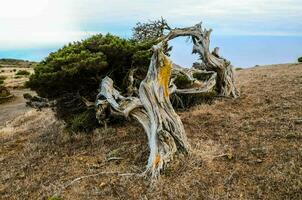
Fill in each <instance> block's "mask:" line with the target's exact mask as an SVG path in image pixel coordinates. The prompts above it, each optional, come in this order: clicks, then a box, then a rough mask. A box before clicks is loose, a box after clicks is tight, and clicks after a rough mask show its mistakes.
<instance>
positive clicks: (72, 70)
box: [27, 34, 152, 100]
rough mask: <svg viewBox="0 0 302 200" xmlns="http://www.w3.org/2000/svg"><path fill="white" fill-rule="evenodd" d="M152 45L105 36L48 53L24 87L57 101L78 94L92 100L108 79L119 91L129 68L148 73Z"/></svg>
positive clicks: (123, 87) (122, 87) (93, 37)
mask: <svg viewBox="0 0 302 200" xmlns="http://www.w3.org/2000/svg"><path fill="white" fill-rule="evenodd" d="M151 45H152V43H150V42H148V43H136V42H134V41H130V40H125V39H121V38H119V37H116V36H113V35H110V34H107V35H105V36H103V35H101V34H99V35H95V36H92V37H91V38H88V39H86V40H84V41H81V42H74V43H72V44H69V45H67V46H64V47H63V48H62V49H59V50H58V51H57V52H55V53H51V54H50V55H49V56H48V57H47V58H46V59H45V60H44V61H42V62H41V63H39V64H38V66H37V67H36V68H35V73H34V75H32V76H31V77H30V80H29V82H28V83H27V86H29V87H30V88H31V89H33V90H35V91H37V93H38V95H40V96H42V97H47V98H56V97H58V96H61V95H63V94H65V93H66V92H68V93H77V92H79V94H80V95H81V96H85V97H87V98H88V99H90V100H94V98H95V96H96V93H97V89H98V86H99V83H100V81H101V79H102V78H104V77H105V76H106V75H109V76H110V77H111V78H112V79H113V80H114V82H115V84H116V85H117V87H118V88H120V89H122V90H123V89H125V86H124V85H123V84H122V83H123V78H124V77H125V75H126V74H127V72H128V70H129V69H130V68H133V67H136V68H139V69H141V68H144V70H143V71H146V70H147V67H148V64H147V63H148V62H149V59H150V57H151V52H149V51H147V50H148V49H150V47H151Z"/></svg>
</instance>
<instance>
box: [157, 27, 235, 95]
mask: <svg viewBox="0 0 302 200" xmlns="http://www.w3.org/2000/svg"><path fill="white" fill-rule="evenodd" d="M201 25H202V23H199V24H196V25H195V26H192V27H188V28H176V29H172V30H171V31H170V32H169V34H168V35H166V36H165V37H163V38H161V40H162V41H163V42H167V41H169V40H172V39H174V38H176V37H181V36H189V37H191V38H192V41H193V53H197V54H199V56H200V59H201V60H202V62H203V63H204V67H205V69H206V70H207V71H215V72H216V73H217V77H216V90H217V93H218V95H221V96H226V97H234V98H236V97H238V96H239V92H238V90H237V88H236V85H235V78H234V72H233V66H232V65H231V63H230V61H228V60H226V59H225V58H223V57H221V56H220V55H219V48H218V47H216V48H214V50H213V51H212V52H210V34H211V32H212V29H210V30H207V29H205V28H202V26H201Z"/></svg>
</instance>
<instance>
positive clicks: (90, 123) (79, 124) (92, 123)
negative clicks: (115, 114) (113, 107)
mask: <svg viewBox="0 0 302 200" xmlns="http://www.w3.org/2000/svg"><path fill="white" fill-rule="evenodd" d="M97 123H98V122H97V120H96V117H95V112H94V110H92V109H90V110H86V111H84V112H83V113H80V114H77V115H75V116H73V117H72V119H71V121H70V122H69V123H68V128H70V130H72V131H73V132H89V131H91V130H92V129H93V128H95V127H96V125H97Z"/></svg>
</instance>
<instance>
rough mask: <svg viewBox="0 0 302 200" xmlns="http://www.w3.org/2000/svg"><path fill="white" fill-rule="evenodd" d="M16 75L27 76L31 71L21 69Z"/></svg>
mask: <svg viewBox="0 0 302 200" xmlns="http://www.w3.org/2000/svg"><path fill="white" fill-rule="evenodd" d="M16 75H23V76H27V75H30V73H29V72H28V71H26V70H19V71H18V72H17V73H16Z"/></svg>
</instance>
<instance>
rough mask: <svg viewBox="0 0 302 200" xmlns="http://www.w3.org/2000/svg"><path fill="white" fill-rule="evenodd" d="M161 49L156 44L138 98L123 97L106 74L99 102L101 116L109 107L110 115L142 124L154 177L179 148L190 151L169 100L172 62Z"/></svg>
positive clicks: (182, 128) (99, 114)
mask: <svg viewBox="0 0 302 200" xmlns="http://www.w3.org/2000/svg"><path fill="white" fill-rule="evenodd" d="M162 48H163V44H162V43H159V44H158V45H156V46H154V47H153V52H154V54H153V56H152V58H151V63H150V66H149V70H148V73H147V76H146V78H145V79H144V80H143V81H142V82H141V84H140V88H139V98H137V97H124V96H122V95H121V94H120V93H119V92H118V91H117V90H116V89H115V88H114V87H113V81H112V80H111V79H110V78H109V77H106V78H104V79H103V80H102V84H101V92H100V94H99V95H98V99H97V101H96V106H97V110H98V114H97V115H98V118H99V119H102V117H101V116H102V113H104V112H105V110H106V109H108V106H109V107H110V109H111V114H117V115H120V114H121V115H123V116H125V117H128V116H130V117H133V118H136V119H137V120H138V121H139V122H140V123H141V124H142V126H143V128H144V130H145V132H146V134H147V137H148V144H149V148H150V155H149V159H148V164H147V167H146V173H147V174H151V176H152V177H157V176H158V175H159V173H160V171H161V170H162V169H163V168H165V166H166V165H167V164H168V163H169V162H170V161H171V160H172V159H173V156H174V155H175V153H176V152H177V151H179V152H184V153H188V152H189V150H190V146H189V143H188V141H187V137H186V135H185V131H184V127H183V124H182V122H181V120H180V118H179V116H178V115H177V114H176V112H175V111H174V109H173V107H172V104H171V102H170V99H169V93H170V91H169V82H170V76H171V72H172V62H171V61H170V59H169V58H168V57H167V56H166V55H165V54H164V53H163V52H162V51H163V49H162Z"/></svg>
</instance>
